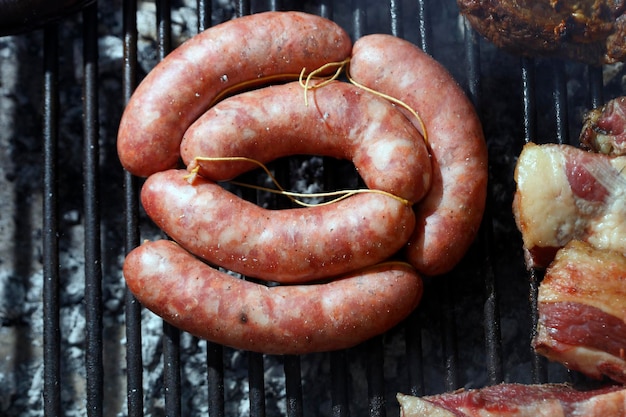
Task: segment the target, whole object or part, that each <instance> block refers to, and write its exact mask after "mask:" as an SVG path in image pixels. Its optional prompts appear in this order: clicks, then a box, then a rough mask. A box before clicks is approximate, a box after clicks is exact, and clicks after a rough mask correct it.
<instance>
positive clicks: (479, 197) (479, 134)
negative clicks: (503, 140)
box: [350, 35, 487, 275]
mask: <svg viewBox="0 0 626 417" xmlns="http://www.w3.org/2000/svg"><path fill="white" fill-rule="evenodd" d="M350 74H351V76H352V77H353V78H354V79H355V80H356V81H357V82H359V83H361V84H363V85H365V86H367V87H370V88H372V89H374V90H377V91H380V92H382V93H385V94H388V95H390V96H393V97H395V98H397V99H400V100H402V101H404V102H405V103H406V104H407V105H409V106H410V107H411V108H413V109H414V110H416V111H417V113H418V114H419V115H420V118H421V119H422V120H423V121H424V123H425V126H426V131H427V139H428V144H429V147H430V153H431V158H432V160H431V162H432V167H433V177H432V186H431V190H430V192H429V194H428V195H427V196H426V197H425V198H424V200H422V201H421V202H420V203H419V204H417V205H416V215H417V226H416V228H415V232H414V235H413V237H412V238H411V240H410V242H409V245H408V247H407V257H408V259H409V262H411V264H413V265H414V266H415V267H416V268H417V270H418V271H420V272H421V273H423V274H425V275H438V274H442V273H445V272H448V271H449V270H450V269H452V268H453V267H454V265H456V264H457V263H458V261H459V260H460V259H461V258H462V257H463V255H464V254H465V252H466V251H467V249H468V247H469V246H470V244H471V243H472V241H473V240H474V238H475V236H476V233H477V231H478V228H479V226H480V222H481V219H482V216H483V212H484V207H485V199H486V192H487V149H486V144H485V140H484V136H483V131H482V127H481V124H480V120H479V118H478V116H477V115H476V112H475V109H474V107H473V105H472V104H471V102H470V101H469V100H468V98H467V97H466V95H465V94H464V92H463V90H462V89H461V88H460V87H459V86H458V85H457V83H456V82H455V80H454V79H453V77H452V76H451V75H450V74H449V73H448V71H447V70H446V69H445V68H444V67H443V66H442V65H441V64H439V63H438V62H436V61H435V60H434V59H433V58H432V57H430V56H429V55H427V54H425V53H424V52H423V51H421V50H420V49H419V48H417V47H416V46H415V45H413V44H411V43H410V42H407V41H405V40H403V39H400V38H396V37H394V36H390V35H368V36H364V37H362V38H360V39H359V40H358V41H356V42H355V44H354V48H353V51H352V58H351V61H350ZM416 126H417V127H418V128H420V126H419V124H418V123H416ZM420 129H421V128H420Z"/></svg>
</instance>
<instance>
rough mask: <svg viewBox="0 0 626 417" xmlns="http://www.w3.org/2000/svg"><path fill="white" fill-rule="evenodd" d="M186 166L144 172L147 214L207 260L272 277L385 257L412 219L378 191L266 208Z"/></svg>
mask: <svg viewBox="0 0 626 417" xmlns="http://www.w3.org/2000/svg"><path fill="white" fill-rule="evenodd" d="M187 174H188V172H187V171H185V170H168V171H162V172H158V173H156V174H153V175H151V176H150V177H148V179H147V180H146V182H145V184H144V186H143V188H142V190H141V202H142V204H143V206H144V208H145V210H146V213H147V214H148V216H150V218H151V219H152V220H153V221H154V222H155V223H156V224H157V225H158V226H159V227H160V228H161V229H162V230H163V231H164V232H165V233H167V235H168V236H170V237H171V238H172V239H174V240H175V241H177V242H178V243H179V244H180V245H182V246H183V247H185V249H187V250H189V251H190V252H191V253H193V254H195V255H197V256H199V257H201V258H203V259H205V260H206V261H208V262H209V263H212V264H214V265H218V266H221V267H223V268H226V269H229V270H231V271H234V272H239V273H241V274H244V275H247V276H251V277H256V278H261V279H265V280H269V281H276V282H292V283H293V282H306V281H313V280H319V279H325V278H327V277H329V276H333V275H338V274H342V273H345V272H348V271H352V270H355V269H358V268H362V267H364V266H368V265H372V264H374V263H378V262H380V261H382V260H385V259H387V258H389V257H390V256H392V255H393V254H394V253H395V252H397V251H398V250H400V249H401V248H402V246H404V244H406V242H407V241H408V239H409V236H410V235H411V233H412V231H413V228H414V227H415V216H414V214H413V210H412V208H411V207H410V205H408V204H406V202H402V201H399V200H398V199H396V198H394V197H390V196H388V195H382V194H378V193H367V194H357V195H353V196H351V197H348V198H346V199H344V200H341V201H339V202H335V203H332V204H330V205H326V206H319V205H318V206H314V207H308V208H295V209H285V210H267V209H263V208H261V207H259V206H257V205H256V204H253V203H250V202H247V201H245V200H243V199H241V198H239V197H237V196H236V195H234V194H232V193H230V192H228V191H227V190H225V189H224V188H222V187H221V186H220V185H218V184H216V183H214V182H213V181H210V180H207V179H204V178H201V177H200V176H197V177H195V179H194V180H193V181H192V183H190V181H189V180H187V179H186V178H185V177H186V176H187Z"/></svg>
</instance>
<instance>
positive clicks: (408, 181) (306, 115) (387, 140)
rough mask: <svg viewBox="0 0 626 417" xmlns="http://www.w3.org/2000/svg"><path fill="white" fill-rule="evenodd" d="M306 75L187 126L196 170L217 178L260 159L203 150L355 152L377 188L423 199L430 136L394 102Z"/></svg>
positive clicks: (264, 158)
mask: <svg viewBox="0 0 626 417" xmlns="http://www.w3.org/2000/svg"><path fill="white" fill-rule="evenodd" d="M303 93H304V90H303V88H302V87H301V86H300V84H299V83H298V82H292V83H288V84H285V85H276V86H270V87H266V88H262V89H259V90H254V91H249V92H246V93H241V94H237V95H236V96H233V97H230V98H228V99H226V100H224V101H222V102H220V103H219V104H217V105H215V106H214V107H212V108H211V109H209V111H207V112H206V113H204V114H203V115H202V116H201V117H200V118H199V119H198V120H197V121H196V122H195V123H193V124H192V126H191V127H190V128H189V130H187V132H186V133H185V135H184V138H183V142H182V144H181V156H182V158H183V162H184V163H185V164H186V165H187V167H188V169H189V170H193V169H194V168H196V167H199V168H200V170H199V172H198V173H199V174H200V175H202V176H204V177H206V178H210V179H212V180H214V181H223V180H228V179H231V178H233V177H235V176H237V175H239V174H241V173H243V172H244V171H246V170H249V169H252V168H256V167H257V166H256V165H254V164H251V163H248V162H215V161H208V162H204V161H202V160H195V158H196V157H198V156H200V157H203V156H206V157H229V156H243V157H248V158H254V159H256V160H259V161H260V162H264V163H265V162H269V161H273V160H274V159H277V158H279V157H283V156H289V155H296V154H315V155H324V156H331V157H335V158H341V159H350V160H352V161H353V163H354V164H355V166H356V168H357V170H358V172H359V174H360V175H361V177H362V178H363V180H364V182H365V184H366V185H367V186H368V187H369V188H372V189H378V190H383V191H386V192H389V193H391V194H394V195H398V196H400V197H402V198H404V199H407V200H409V201H411V202H415V201H419V200H420V199H421V198H422V197H423V196H424V195H425V194H426V192H427V191H428V188H429V187H430V174H431V168H430V159H429V155H428V150H427V149H426V144H425V143H424V139H423V138H422V137H421V135H420V133H419V132H418V131H417V129H415V127H414V126H413V125H412V124H411V122H410V121H409V120H408V119H407V118H406V117H405V116H404V115H403V114H402V113H401V112H399V111H398V109H396V108H395V106H393V105H392V104H391V103H390V102H389V101H387V100H385V99H383V98H380V97H377V96H376V95H374V94H372V93H369V92H367V91H364V90H362V89H360V88H357V87H355V86H353V85H352V84H348V83H344V82H340V81H335V82H332V83H330V84H328V85H325V86H322V87H320V88H316V89H312V90H308V91H307V97H308V102H306V103H305V100H304V96H303Z"/></svg>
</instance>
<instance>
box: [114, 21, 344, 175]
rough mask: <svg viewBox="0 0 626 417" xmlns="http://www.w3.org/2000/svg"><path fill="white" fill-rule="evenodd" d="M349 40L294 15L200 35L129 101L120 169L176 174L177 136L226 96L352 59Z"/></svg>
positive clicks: (327, 25)
mask: <svg viewBox="0 0 626 417" xmlns="http://www.w3.org/2000/svg"><path fill="white" fill-rule="evenodd" d="M351 48H352V42H351V40H350V37H349V36H348V34H347V33H346V32H345V31H344V30H343V29H341V27H339V26H338V25H336V24H335V23H333V22H332V21H330V20H328V19H325V18H322V17H319V16H315V15H310V14H306V13H300V12H264V13H258V14H253V15H249V16H244V17H240V18H238V19H234V20H230V21H227V22H224V23H222V24H219V25H216V26H214V27H212V28H209V29H207V30H205V31H204V32H201V33H199V34H198V35H196V36H194V37H193V38H191V39H189V40H188V41H187V42H185V43H183V44H182V45H181V46H179V47H178V48H176V49H175V50H174V51H172V52H171V53H170V54H169V55H167V56H166V57H165V58H164V59H163V61H161V62H160V63H159V64H158V65H157V66H156V67H155V68H154V69H152V71H150V72H149V73H148V75H147V76H146V77H145V78H144V80H143V81H142V82H141V83H140V84H139V86H138V87H137V89H136V90H135V92H134V93H133V95H132V96H131V98H130V100H129V102H128V104H127V106H126V109H125V110H124V113H123V115H122V119H121V121H120V127H119V131H118V140H117V149H118V155H119V158H120V161H121V163H122V166H123V167H124V168H125V169H126V170H128V171H129V172H131V173H132V174H134V175H137V176H142V177H146V176H148V175H150V174H152V173H154V172H158V171H163V170H165V169H169V168H174V167H176V165H177V164H178V162H179V159H180V151H179V148H180V142H181V140H182V137H183V133H184V132H185V130H187V128H188V127H189V126H190V125H191V123H192V122H193V121H194V120H195V119H196V118H197V117H198V116H199V115H200V114H202V113H203V112H204V111H205V110H206V109H207V108H208V107H209V106H210V105H211V104H212V102H213V101H214V100H215V98H216V97H217V96H218V95H219V94H221V93H222V92H223V91H224V90H226V89H229V88H233V87H234V86H237V85H239V84H241V83H244V82H253V83H254V82H261V81H263V80H264V79H266V78H268V77H271V76H277V75H285V77H286V78H294V75H295V76H297V75H298V74H300V71H301V70H302V69H303V68H306V69H307V70H309V71H312V70H314V69H317V68H319V67H321V66H322V65H324V64H326V63H329V62H336V61H342V60H344V59H345V58H347V57H348V56H349V55H350V50H351Z"/></svg>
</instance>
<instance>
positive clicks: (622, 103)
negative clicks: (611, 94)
mask: <svg viewBox="0 0 626 417" xmlns="http://www.w3.org/2000/svg"><path fill="white" fill-rule="evenodd" d="M580 144H581V146H582V147H584V148H586V149H589V150H591V151H593V152H599V153H603V154H606V155H612V156H619V155H626V97H617V98H615V99H613V100H610V101H608V102H607V103H606V104H605V105H604V106H602V107H598V108H596V109H592V110H590V111H589V112H587V113H586V114H585V116H584V117H583V128H582V130H581V132H580Z"/></svg>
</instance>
